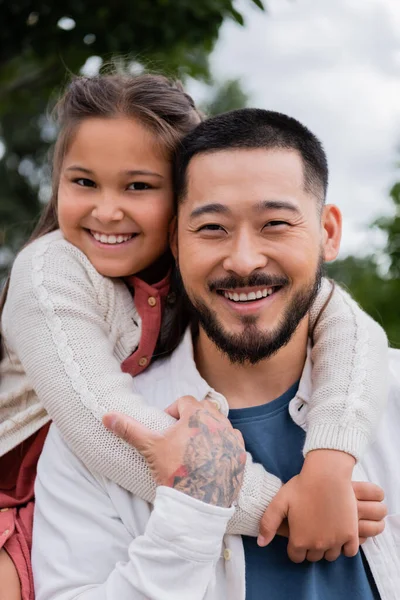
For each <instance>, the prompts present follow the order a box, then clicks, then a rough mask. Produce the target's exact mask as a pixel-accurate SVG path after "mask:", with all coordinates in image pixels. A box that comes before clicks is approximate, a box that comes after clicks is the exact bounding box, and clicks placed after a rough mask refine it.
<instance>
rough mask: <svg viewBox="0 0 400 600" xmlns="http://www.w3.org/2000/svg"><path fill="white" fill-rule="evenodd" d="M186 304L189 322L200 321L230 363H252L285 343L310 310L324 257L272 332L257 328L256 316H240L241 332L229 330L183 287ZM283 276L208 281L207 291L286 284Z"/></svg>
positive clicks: (231, 277)
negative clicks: (242, 327) (312, 277)
mask: <svg viewBox="0 0 400 600" xmlns="http://www.w3.org/2000/svg"><path fill="white" fill-rule="evenodd" d="M177 275H178V278H179V279H180V280H181V284H182V291H183V293H184V295H185V297H186V304H187V306H188V308H189V310H190V312H191V314H192V320H191V321H192V324H194V325H196V324H199V325H200V326H201V327H202V328H203V329H204V332H205V333H206V335H207V337H208V338H210V340H212V341H213V342H214V344H215V345H216V346H217V348H219V350H220V351H221V352H223V353H224V354H226V356H227V357H228V358H229V360H230V361H231V363H236V364H241V365H242V364H245V363H250V364H252V365H255V364H257V363H258V362H260V361H261V360H264V359H266V358H270V357H271V356H273V355H274V354H276V352H278V350H279V349H280V348H282V347H283V346H285V345H286V344H287V343H288V342H289V340H290V339H291V337H292V335H293V334H294V332H295V331H296V329H297V327H298V325H299V323H300V321H301V320H302V319H303V318H304V317H305V315H306V314H307V313H308V311H309V310H310V308H311V306H312V304H313V302H314V300H315V298H316V296H317V294H318V291H319V288H320V285H321V279H322V276H323V258H322V255H321V256H320V259H319V263H318V267H317V270H316V273H315V277H314V279H313V280H312V281H311V282H309V283H308V284H306V285H304V286H303V287H302V288H301V289H299V290H298V291H297V292H296V293H295V294H294V295H293V297H292V298H291V299H290V301H289V304H288V305H287V306H286V308H285V311H284V314H283V316H282V319H281V321H280V322H279V323H278V325H277V326H276V327H275V329H274V330H272V331H263V330H262V329H259V328H258V327H257V320H258V319H257V317H255V316H253V315H248V316H243V317H242V318H241V322H242V323H243V325H244V329H243V331H242V332H241V333H229V332H228V331H226V330H225V329H224V327H223V325H222V324H221V323H220V321H219V319H218V314H217V313H216V311H214V310H212V309H211V308H209V307H208V306H207V305H206V304H205V303H204V302H203V301H202V300H201V299H199V298H190V297H189V296H188V294H187V292H186V291H185V290H184V286H183V282H182V279H181V276H180V273H179V270H178V273H177ZM288 283H289V280H287V278H285V277H283V278H282V277H279V278H277V277H272V276H268V275H266V274H254V275H252V276H250V277H248V278H246V279H240V278H237V277H234V276H230V277H229V278H226V279H224V280H219V281H218V282H212V283H211V284H210V286H209V287H210V291H213V290H215V289H234V288H240V287H253V286H256V287H270V286H272V285H283V286H285V285H287V284H288Z"/></svg>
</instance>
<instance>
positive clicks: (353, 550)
mask: <svg viewBox="0 0 400 600" xmlns="http://www.w3.org/2000/svg"><path fill="white" fill-rule="evenodd" d="M359 544H360V541H359V539H358V538H355V539H354V540H350V541H348V542H346V543H345V545H344V546H343V554H344V555H345V556H347V557H349V558H351V557H352V556H355V555H356V554H357V552H358V548H359Z"/></svg>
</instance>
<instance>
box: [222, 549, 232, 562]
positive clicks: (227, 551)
mask: <svg viewBox="0 0 400 600" xmlns="http://www.w3.org/2000/svg"><path fill="white" fill-rule="evenodd" d="M231 558H232V550H230V549H229V548H225V550H224V559H225V560H231Z"/></svg>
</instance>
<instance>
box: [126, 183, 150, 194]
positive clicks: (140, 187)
mask: <svg viewBox="0 0 400 600" xmlns="http://www.w3.org/2000/svg"><path fill="white" fill-rule="evenodd" d="M150 189H151V185H149V184H148V183H144V181H135V182H134V183H131V184H130V185H129V186H128V190H135V191H137V192H140V191H141V190H150Z"/></svg>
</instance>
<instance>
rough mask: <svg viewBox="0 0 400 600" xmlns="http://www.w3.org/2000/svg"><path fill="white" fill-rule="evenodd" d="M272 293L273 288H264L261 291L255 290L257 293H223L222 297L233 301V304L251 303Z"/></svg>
mask: <svg viewBox="0 0 400 600" xmlns="http://www.w3.org/2000/svg"><path fill="white" fill-rule="evenodd" d="M272 292H273V288H264V289H263V290H257V292H250V293H248V294H244V293H243V292H242V293H241V294H238V293H236V292H224V296H225V298H226V299H227V300H233V302H251V301H254V300H259V299H260V298H266V297H267V296H270V295H271V294H272Z"/></svg>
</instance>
